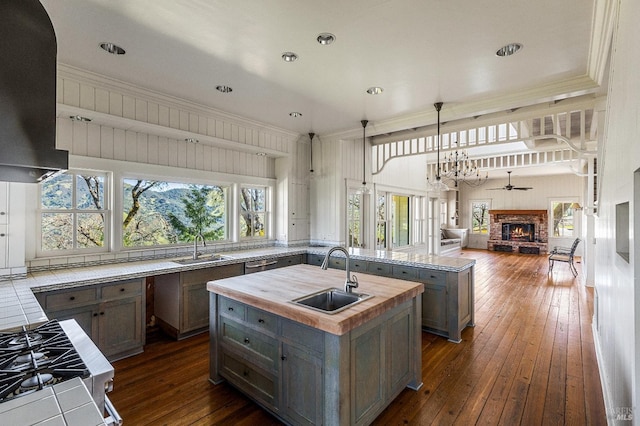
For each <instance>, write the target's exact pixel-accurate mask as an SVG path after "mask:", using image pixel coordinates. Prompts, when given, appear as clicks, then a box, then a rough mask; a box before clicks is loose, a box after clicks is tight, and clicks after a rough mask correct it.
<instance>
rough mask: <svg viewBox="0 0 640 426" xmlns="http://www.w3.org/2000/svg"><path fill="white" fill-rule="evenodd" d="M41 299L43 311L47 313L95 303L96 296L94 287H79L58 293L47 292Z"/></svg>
mask: <svg viewBox="0 0 640 426" xmlns="http://www.w3.org/2000/svg"><path fill="white" fill-rule="evenodd" d="M41 298H43V299H44V310H45V311H47V310H57V309H60V308H70V307H73V306H76V305H85V304H87V303H92V302H95V301H96V300H97V294H96V287H80V288H74V289H70V290H62V291H59V292H57V291H56V292H51V293H49V292H47V293H45V294H44V296H41Z"/></svg>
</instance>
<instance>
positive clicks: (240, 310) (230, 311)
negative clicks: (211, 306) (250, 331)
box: [218, 296, 246, 321]
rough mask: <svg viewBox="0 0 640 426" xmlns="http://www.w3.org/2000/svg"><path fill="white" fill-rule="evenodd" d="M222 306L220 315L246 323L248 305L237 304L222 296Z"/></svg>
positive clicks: (220, 298) (220, 301)
mask: <svg viewBox="0 0 640 426" xmlns="http://www.w3.org/2000/svg"><path fill="white" fill-rule="evenodd" d="M218 300H219V304H220V313H221V314H222V315H227V316H230V317H233V318H237V319H239V320H242V321H244V317H245V311H246V305H245V304H244V303H240V302H236V301H235V300H232V299H227V298H226V297H223V296H220V297H219V298H218Z"/></svg>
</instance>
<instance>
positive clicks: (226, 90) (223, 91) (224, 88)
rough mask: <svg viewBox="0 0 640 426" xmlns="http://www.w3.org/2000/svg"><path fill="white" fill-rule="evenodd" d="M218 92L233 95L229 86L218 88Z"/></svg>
mask: <svg viewBox="0 0 640 426" xmlns="http://www.w3.org/2000/svg"><path fill="white" fill-rule="evenodd" d="M216 90H217V91H218V92H222V93H231V92H233V89H232V88H231V87H229V86H216Z"/></svg>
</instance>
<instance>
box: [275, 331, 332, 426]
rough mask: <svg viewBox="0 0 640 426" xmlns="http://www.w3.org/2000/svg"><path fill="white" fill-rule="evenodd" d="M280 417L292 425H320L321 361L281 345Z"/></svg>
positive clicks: (312, 355)
mask: <svg viewBox="0 0 640 426" xmlns="http://www.w3.org/2000/svg"><path fill="white" fill-rule="evenodd" d="M281 383H282V410H281V413H282V415H283V416H284V417H285V418H286V419H287V420H290V421H291V423H292V424H296V425H319V424H323V407H324V400H323V398H324V385H323V379H322V359H321V358H320V357H318V356H317V355H315V354H313V353H312V352H310V351H308V350H304V349H301V348H298V347H296V346H293V345H288V344H286V343H285V344H283V345H282V382H281Z"/></svg>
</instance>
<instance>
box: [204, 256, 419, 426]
mask: <svg viewBox="0 0 640 426" xmlns="http://www.w3.org/2000/svg"><path fill="white" fill-rule="evenodd" d="M358 279H359V283H360V286H359V288H358V289H357V290H356V291H357V292H359V293H366V294H368V295H371V296H372V297H371V298H368V299H365V300H363V301H361V302H359V303H357V304H354V305H352V306H350V307H349V308H347V309H345V310H343V311H341V312H337V313H335V314H328V313H325V312H318V311H315V310H313V309H309V308H308V307H305V306H300V305H297V304H294V303H292V302H291V301H292V300H294V299H296V298H299V297H302V296H305V295H309V294H312V293H315V292H317V291H319V290H323V289H327V288H331V287H338V288H341V287H342V285H343V284H344V281H345V273H344V272H342V271H338V270H331V269H330V270H326V271H323V270H321V269H320V268H318V267H317V266H311V265H295V266H290V267H286V268H282V269H276V270H271V271H265V272H261V273H260V274H253V275H249V276H238V277H233V278H227V279H223V280H216V281H211V282H209V283H208V284H207V289H208V290H209V292H210V309H211V315H210V335H211V339H210V340H211V349H210V356H211V364H210V379H211V381H212V382H213V383H220V382H221V381H222V380H223V379H226V380H228V381H229V382H230V383H232V384H233V385H234V386H236V387H237V388H238V389H240V390H241V391H243V392H244V393H245V394H247V395H249V396H250V397H251V398H253V399H254V400H255V401H256V402H258V403H259V404H260V405H262V406H263V407H264V408H266V409H267V410H269V411H270V412H272V413H273V414H274V415H276V416H277V417H279V418H280V419H282V420H283V421H285V422H287V423H292V424H319V423H322V424H369V423H371V422H372V421H373V420H374V419H375V418H376V417H377V416H378V415H379V414H380V412H382V411H383V410H384V409H385V408H386V407H387V406H388V405H389V403H391V401H392V400H393V399H395V398H396V396H397V395H398V394H399V393H400V392H401V391H402V389H404V388H405V387H409V388H412V389H415V390H417V389H419V388H420V386H421V385H422V383H421V365H422V361H421V311H422V303H421V294H422V292H423V291H424V285H423V284H421V283H417V282H409V281H403V280H398V279H391V278H385V277H380V276H374V275H368V274H358Z"/></svg>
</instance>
